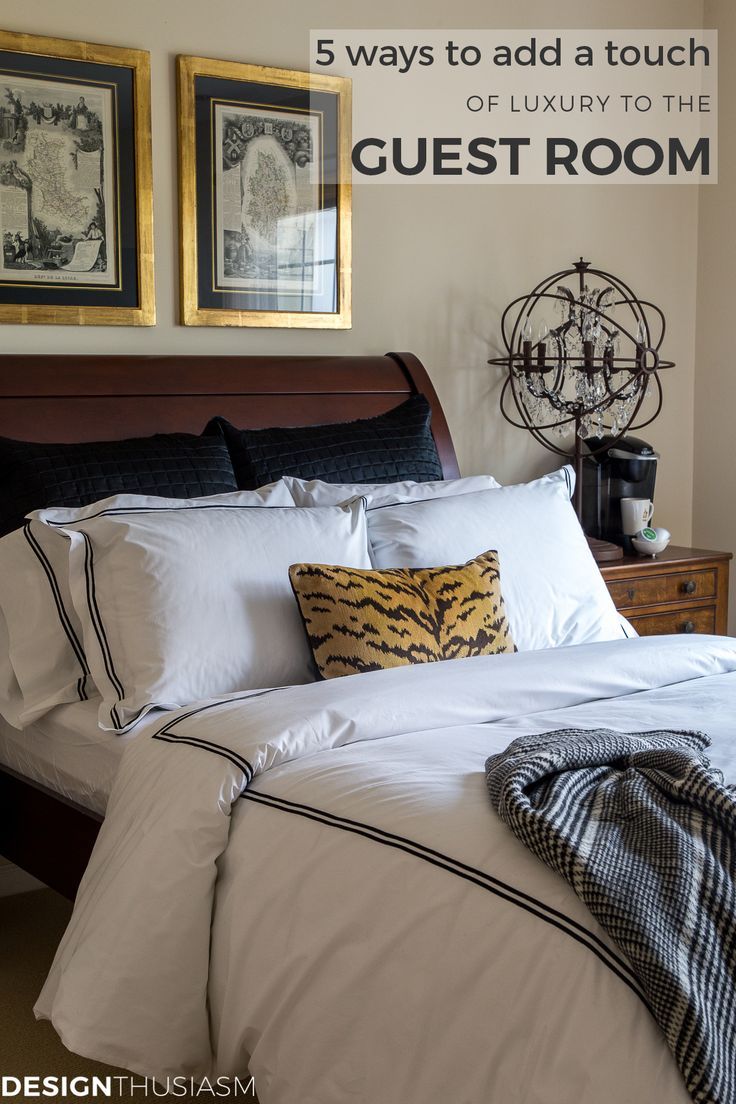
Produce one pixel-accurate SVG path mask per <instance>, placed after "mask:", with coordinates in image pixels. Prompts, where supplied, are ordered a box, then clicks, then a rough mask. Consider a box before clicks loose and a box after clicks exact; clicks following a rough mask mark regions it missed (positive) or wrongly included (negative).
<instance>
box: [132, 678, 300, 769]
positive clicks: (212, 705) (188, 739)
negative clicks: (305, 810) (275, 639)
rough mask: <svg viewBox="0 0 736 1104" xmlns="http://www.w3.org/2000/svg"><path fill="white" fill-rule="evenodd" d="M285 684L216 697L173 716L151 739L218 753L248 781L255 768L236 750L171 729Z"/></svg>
mask: <svg viewBox="0 0 736 1104" xmlns="http://www.w3.org/2000/svg"><path fill="white" fill-rule="evenodd" d="M286 689H288V687H285V686H273V687H270V688H269V689H267V690H255V691H246V693H244V694H238V695H237V696H235V697H230V698H218V700H217V701H212V702H207V704H206V705H198V706H197V707H196V709H190V710H189V712H188V713H182V714H181V716H178V717H174V718H173V720H171V721H168V722H167V724H165V725H164V726H163V728H160V729H159V730H158V732H154V733H153V735H152V737H151V739H152V740H163V741H165V742H166V743H169V744H189V745H190V746H191V747H198V748H201V749H202V751H209V752H210V753H212V754H214V755H219V756H220V757H221V758H222V759H227V760H228V761H229V762H231V763H234V764H235V766H236V767H239V768H240V769H241V770H242V772H243V774H244V775H245V776H246V780H247V782H250V781H251V779H252V778H253V776H254V775H255V770H254V769H253V767H252V766H251V764H250V763H249V762H248V760H247V759H246V758H245V756H243V755H238V753H237V752H236V751H231V750H230V748H224V747H222V746H221V745H220V744H213V743H212V742H211V741H210V740H202V739H200V737H199V736H177V735H176V733H174V732H172V729H173V728H174V727H175V726H176V725H178V724H181V722H182V721H188V720H189V718H190V717H196V716H198V714H200V713H207V712H208V711H209V710H210V709H217V708H218V707H219V706H222V705H229V704H230V702H243V701H249V700H250V699H252V698H263V697H265V696H266V695H267V694H276V693H278V691H279V690H286Z"/></svg>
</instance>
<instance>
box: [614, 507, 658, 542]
mask: <svg viewBox="0 0 736 1104" xmlns="http://www.w3.org/2000/svg"><path fill="white" fill-rule="evenodd" d="M653 513H654V503H653V502H652V501H651V500H650V499H648V498H622V499H621V521H622V522H623V528H624V533H625V535H626V536H627V537H633V536H634V534H635V533H638V532H639V530H640V529H645V528H646V527H647V525H648V524H649V522H650V521H651V520H652V514H653Z"/></svg>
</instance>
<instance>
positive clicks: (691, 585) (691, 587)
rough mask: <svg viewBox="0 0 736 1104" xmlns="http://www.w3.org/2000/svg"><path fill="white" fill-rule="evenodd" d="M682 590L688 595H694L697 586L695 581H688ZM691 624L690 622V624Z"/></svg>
mask: <svg viewBox="0 0 736 1104" xmlns="http://www.w3.org/2000/svg"><path fill="white" fill-rule="evenodd" d="M682 589H683V590H684V591H685V593H686V594H694V593H695V590H696V584H695V580H694V579H688V581H687V582H686V583H683V584H682ZM688 624H689V622H688Z"/></svg>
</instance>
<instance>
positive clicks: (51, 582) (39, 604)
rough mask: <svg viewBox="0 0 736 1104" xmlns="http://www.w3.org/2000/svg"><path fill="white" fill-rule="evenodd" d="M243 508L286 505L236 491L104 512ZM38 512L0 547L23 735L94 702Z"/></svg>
mask: <svg viewBox="0 0 736 1104" xmlns="http://www.w3.org/2000/svg"><path fill="white" fill-rule="evenodd" d="M220 500H222V501H235V502H239V501H243V502H247V503H249V504H252V505H259V506H262V505H266V504H268V505H277V506H288V505H292V503H293V500H292V497H291V495H290V493H289V491H288V489H287V488H286V486H285V485H284V484H283V483H272V484H269V485H268V486H267V487H261V488H260V489H259V490H258V491H247V492H246V491H237V492H232V493H230V494H227V495H212V496H210V497H208V498H202V499H192V500H187V499H168V498H153V497H148V496H141V495H129V494H126V495H114V496H112V497H110V498H107V499H104V503H105V506H106V508H115V507H117V508H125V507H126V506H129V505H131V504H136V503H148V504H151V503H162V504H167V503H174V504H179V505H181V504H186V502H187V501H193V502H218V501H220ZM97 508H98V504H97V503H95V504H94V505H93V506H87V507H83V508H82V509H80V508H76V507H69V508H61V507H60V508H58V509H55V510H54V511H53V514H54V517H55V518H56V520H57V522H64V521H74V520H75V519H76V518H78V517H79V516H80V514H82V513H89V512H90V511H91V510H96V509H97ZM42 515H43V511H37V512H36V513H35V514H31V515H29V519H30V520H29V521H28V522H27V523H26V525H25V526H24V527H23V529H17V530H16V531H15V532H14V533H9V534H8V535H7V536H5V537H3V538H2V540H0V610H2V611H3V613H4V614H5V619H6V621H7V628H8V639H9V645H8V647H9V654H10V661H11V663H12V665H13V669H14V671H15V674H16V678H17V680H18V684H19V686H20V691H21V693H22V695H23V704H22V707H21V710H20V712H19V713H18V715H17V717H16V721H17V724H18V727H21V728H25V727H26V726H27V725H29V724H32V723H33V722H34V721H36V720H38V719H39V718H40V717H42V716H43V715H44V714H45V713H48V711H49V710H50V709H53V708H54V706H56V705H63V704H65V703H66V702H73V701H86V700H87V699H88V698H94V697H98V696H99V693H98V690H97V687H96V686H95V682H94V678H93V676H92V674H91V673H90V671H89V665H88V662H87V658H86V654H85V645H84V641H83V634H82V623H81V621H80V619H79V617H78V615H77V613H76V610H75V608H74V604H73V602H72V598H71V592H70V589H69V541H68V540H67V539H66V538H65V537H64V536H63V535H62V534H61V533H59V532H58V530H57V529H56V528H55V527H52V526H49V525H46V524H44V522H43V520H42Z"/></svg>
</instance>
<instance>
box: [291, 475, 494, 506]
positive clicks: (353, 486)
mask: <svg viewBox="0 0 736 1104" xmlns="http://www.w3.org/2000/svg"><path fill="white" fill-rule="evenodd" d="M284 483H285V484H286V486H287V487H288V488H289V492H290V493H291V497H292V498H293V499H294V502H295V503H296V504H297V506H340V505H341V504H342V503H343V502H348V501H349V500H350V499H351V498H364V499H365V500H366V507H367V509H369V510H371V509H373V508H374V507H376V506H389V505H393V504H395V503H397V502H416V501H418V500H420V499H425V498H445V497H447V496H449V495H458V494H469V493H470V492H471V491H487V490H491V489H492V488H494V487H500V485H501V484H500V483H498V482H496V480H495V479H494V478H493V476H492V475H467V476H464V477H463V478H462V479H436V480H430V481H429V482H427V483H417V482H415V481H414V480H411V479H408V480H405V481H403V482H401V483H325V482H324V480H322V479H309V480H306V479H298V478H297V477H296V476H293V475H285V476H284Z"/></svg>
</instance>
